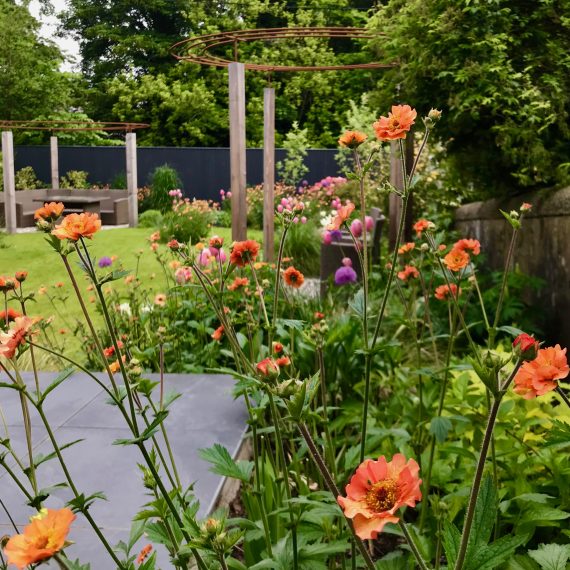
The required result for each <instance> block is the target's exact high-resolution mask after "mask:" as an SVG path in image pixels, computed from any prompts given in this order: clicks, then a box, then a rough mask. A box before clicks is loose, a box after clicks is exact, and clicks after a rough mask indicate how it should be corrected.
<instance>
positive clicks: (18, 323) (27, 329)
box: [0, 317, 39, 358]
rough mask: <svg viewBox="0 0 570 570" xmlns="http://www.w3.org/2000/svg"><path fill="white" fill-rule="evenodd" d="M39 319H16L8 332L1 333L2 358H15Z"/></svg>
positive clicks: (0, 353)
mask: <svg viewBox="0 0 570 570" xmlns="http://www.w3.org/2000/svg"><path fill="white" fill-rule="evenodd" d="M38 321H39V319H38V318H32V317H16V318H15V319H14V322H13V323H12V324H11V325H10V328H9V329H8V331H7V332H2V333H0V356H4V357H5V358H14V356H15V354H16V351H17V349H18V347H19V346H21V345H22V344H24V343H25V342H26V338H27V337H29V336H30V335H31V334H32V332H31V329H32V327H33V326H34V325H35V324H36V323H37V322H38Z"/></svg>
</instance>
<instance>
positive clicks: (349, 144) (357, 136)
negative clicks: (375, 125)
mask: <svg viewBox="0 0 570 570" xmlns="http://www.w3.org/2000/svg"><path fill="white" fill-rule="evenodd" d="M367 138H368V136H367V135H365V134H364V133H361V132H360V131H346V132H345V133H344V134H343V135H342V136H341V137H340V138H339V139H338V144H339V145H340V146H344V147H346V148H358V147H359V146H360V145H361V144H362V143H363V142H364V141H365V140H366V139H367Z"/></svg>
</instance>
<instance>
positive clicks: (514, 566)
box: [507, 555, 539, 570]
mask: <svg viewBox="0 0 570 570" xmlns="http://www.w3.org/2000/svg"><path fill="white" fill-rule="evenodd" d="M538 568H539V566H538V564H537V563H536V562H535V561H534V560H532V559H531V558H529V557H528V556H521V555H516V556H513V557H512V558H511V559H510V560H509V562H508V564H507V570H538Z"/></svg>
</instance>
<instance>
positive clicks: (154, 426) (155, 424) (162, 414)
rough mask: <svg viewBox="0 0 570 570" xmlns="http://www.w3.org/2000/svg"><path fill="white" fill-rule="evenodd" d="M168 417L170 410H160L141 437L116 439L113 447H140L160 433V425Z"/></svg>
mask: <svg viewBox="0 0 570 570" xmlns="http://www.w3.org/2000/svg"><path fill="white" fill-rule="evenodd" d="M166 416H168V410H160V411H159V412H157V414H156V416H155V417H154V420H153V421H152V422H151V423H150V424H149V425H148V427H147V428H146V429H145V430H144V431H143V432H142V433H141V434H140V435H139V437H135V438H133V439H116V440H115V441H114V442H113V445H138V444H139V443H142V442H143V441H146V440H147V439H150V438H151V437H152V436H153V435H154V434H155V433H156V432H157V431H158V428H159V427H160V424H161V423H162V422H163V421H164V420H165V419H166Z"/></svg>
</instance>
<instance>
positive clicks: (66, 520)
mask: <svg viewBox="0 0 570 570" xmlns="http://www.w3.org/2000/svg"><path fill="white" fill-rule="evenodd" d="M74 520H75V515H74V514H73V513H72V512H71V510H70V509H67V508H65V509H59V510H53V509H46V511H45V512H42V513H40V515H39V516H37V517H34V518H33V519H32V521H31V522H30V524H29V525H28V526H26V527H25V528H24V532H23V533H22V534H16V535H14V536H13V537H12V538H10V540H9V541H8V544H6V547H5V548H4V554H6V557H7V558H8V564H14V565H15V566H17V567H18V568H20V570H22V569H23V568H26V567H27V566H29V565H30V564H35V563H36V562H41V561H42V560H46V559H48V558H51V557H52V556H53V555H54V554H56V553H57V552H59V551H60V550H61V549H62V548H63V547H64V546H65V539H66V538H67V535H68V533H69V527H70V526H71V523H72V522H73V521H74Z"/></svg>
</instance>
